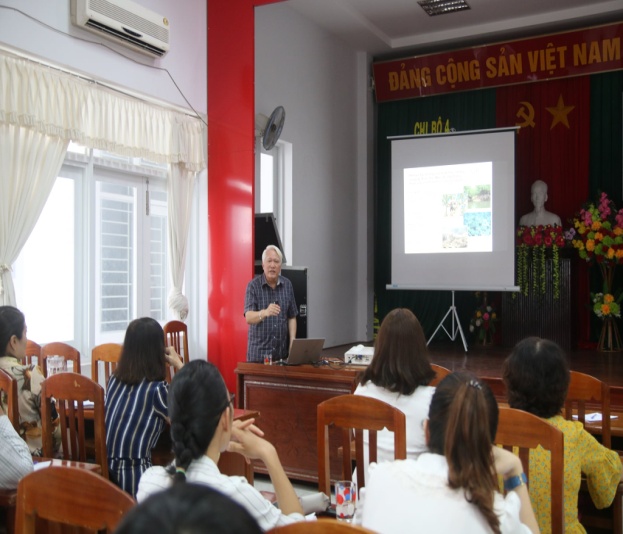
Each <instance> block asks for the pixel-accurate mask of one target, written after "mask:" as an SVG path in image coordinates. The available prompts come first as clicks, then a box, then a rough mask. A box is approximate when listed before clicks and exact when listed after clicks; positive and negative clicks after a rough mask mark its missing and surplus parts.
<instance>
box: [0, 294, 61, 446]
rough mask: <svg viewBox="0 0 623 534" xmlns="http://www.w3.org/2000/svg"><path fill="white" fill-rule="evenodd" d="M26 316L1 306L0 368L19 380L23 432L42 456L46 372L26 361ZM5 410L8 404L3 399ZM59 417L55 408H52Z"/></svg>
mask: <svg viewBox="0 0 623 534" xmlns="http://www.w3.org/2000/svg"><path fill="white" fill-rule="evenodd" d="M26 330H27V329H26V318H25V317H24V314H23V313H22V312H21V311H19V310H18V309H17V308H14V307H13V306H0V369H2V370H3V371H6V372H7V373H9V374H10V375H11V376H12V377H13V378H15V380H17V395H18V397H19V398H18V405H19V418H20V435H21V436H22V438H24V439H25V440H26V443H28V447H29V449H30V452H31V454H32V455H33V456H41V453H42V451H41V447H42V442H41V382H43V380H44V378H45V377H44V376H43V371H42V370H41V368H40V367H39V366H38V365H37V364H34V363H32V364H24V362H23V360H24V358H26V343H27V342H28V338H27V336H26ZM2 409H3V410H4V412H5V413H6V411H7V405H6V401H5V399H2ZM52 412H53V413H54V417H55V418H56V417H57V416H56V410H55V409H54V410H52ZM53 436H54V450H55V451H59V450H60V447H61V436H60V428H59V427H58V425H57V426H56V429H55V430H54V435H53Z"/></svg>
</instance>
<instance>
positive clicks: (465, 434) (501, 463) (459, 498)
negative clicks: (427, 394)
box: [356, 373, 539, 534]
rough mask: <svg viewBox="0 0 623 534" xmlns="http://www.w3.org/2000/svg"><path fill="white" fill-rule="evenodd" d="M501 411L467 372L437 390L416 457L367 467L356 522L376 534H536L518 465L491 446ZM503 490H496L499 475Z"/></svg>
mask: <svg viewBox="0 0 623 534" xmlns="http://www.w3.org/2000/svg"><path fill="white" fill-rule="evenodd" d="M497 423H498V406H497V402H496V400H495V398H494V396H493V394H492V393H491V390H490V389H489V387H488V386H487V385H486V384H484V383H482V382H480V381H478V379H477V378H475V377H474V376H473V375H471V374H468V373H452V374H450V375H448V376H446V377H445V378H444V379H443V380H442V381H441V382H440V383H439V385H438V386H437V388H436V390H435V393H434V395H433V398H432V400H431V404H430V412H429V418H428V420H427V421H426V423H425V425H424V426H425V434H426V440H427V444H428V448H429V449H430V452H425V453H422V454H421V455H420V456H419V457H418V458H417V460H409V459H407V460H398V461H394V462H386V463H383V464H371V465H370V470H369V471H370V472H369V475H370V476H369V480H368V482H367V484H366V487H365V489H364V490H363V491H364V492H365V501H362V502H360V506H359V510H358V511H357V516H356V521H357V522H362V524H363V526H364V527H366V528H369V529H372V530H375V531H377V532H379V533H381V534H383V533H387V534H400V533H403V532H404V533H410V532H413V531H414V529H416V530H417V531H418V532H440V533H441V532H443V533H446V532H469V533H470V534H476V533H483V534H484V533H491V532H494V533H496V534H500V533H502V534H507V533H520V532H521V533H530V532H534V533H538V531H539V529H538V525H537V523H536V518H535V516H534V512H533V511H532V507H531V505H530V497H529V495H528V490H527V487H526V485H525V484H524V483H522V482H521V481H522V480H524V478H523V477H525V475H524V473H523V468H522V465H521V460H520V459H519V457H517V456H515V455H514V454H513V453H512V452H510V451H507V450H504V449H501V448H499V447H495V446H494V445H493V440H494V438H495V434H496V432H497ZM496 473H497V474H498V475H501V476H502V477H503V478H504V480H505V486H507V487H508V490H509V491H508V494H507V495H506V497H503V496H502V495H501V494H500V493H499V492H498V480H497V476H496Z"/></svg>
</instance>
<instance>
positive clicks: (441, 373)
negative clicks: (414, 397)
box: [428, 363, 452, 386]
mask: <svg viewBox="0 0 623 534" xmlns="http://www.w3.org/2000/svg"><path fill="white" fill-rule="evenodd" d="M430 366H431V367H432V368H433V371H435V373H437V376H435V378H433V379H432V380H431V381H430V384H428V385H429V386H436V385H437V384H439V382H441V381H442V380H443V379H444V378H445V377H446V376H447V375H449V374H450V373H451V372H452V371H450V369H447V368H446V367H442V366H441V365H437V364H436V363H431V364H430Z"/></svg>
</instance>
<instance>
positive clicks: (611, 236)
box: [572, 193, 623, 289]
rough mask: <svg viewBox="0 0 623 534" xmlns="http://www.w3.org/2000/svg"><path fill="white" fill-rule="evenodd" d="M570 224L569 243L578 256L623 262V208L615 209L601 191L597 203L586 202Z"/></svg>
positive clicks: (599, 261)
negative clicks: (571, 231)
mask: <svg viewBox="0 0 623 534" xmlns="http://www.w3.org/2000/svg"><path fill="white" fill-rule="evenodd" d="M573 227H574V228H573V229H572V230H573V232H574V235H573V238H572V243H573V246H574V247H575V248H576V249H577V250H578V254H579V255H580V258H582V259H583V260H586V261H587V262H591V261H596V262H597V263H599V264H602V263H605V264H610V265H616V264H619V263H623V209H620V210H618V211H617V209H616V207H615V205H614V202H612V200H610V199H609V198H608V195H607V194H606V193H601V195H600V197H599V202H598V203H594V202H590V203H587V204H586V205H585V206H584V208H582V209H581V210H580V213H579V214H578V215H576V217H575V218H574V219H573ZM609 289H611V288H609Z"/></svg>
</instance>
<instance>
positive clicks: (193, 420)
mask: <svg viewBox="0 0 623 534" xmlns="http://www.w3.org/2000/svg"><path fill="white" fill-rule="evenodd" d="M228 406H230V397H229V392H228V391H227V388H226V387H225V382H224V381H223V377H222V376H221V373H220V372H219V370H218V369H217V368H216V367H215V366H214V365H213V364H211V363H210V362H208V361H206V360H192V361H190V362H189V363H187V364H186V365H184V367H182V368H181V369H180V370H179V371H178V372H177V373H175V376H174V377H173V380H172V381H171V386H170V387H169V395H168V410H169V418H170V419H171V441H172V442H173V452H174V454H175V470H176V473H175V480H176V481H182V480H185V478H186V476H185V473H186V469H188V466H189V465H190V463H191V462H192V461H193V460H196V459H198V458H201V456H203V455H204V454H205V452H206V450H207V449H208V445H210V442H211V441H212V438H213V437H214V433H215V431H216V428H217V426H218V423H219V420H220V418H221V414H222V413H223V410H225V409H226V408H227V407H228Z"/></svg>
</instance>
